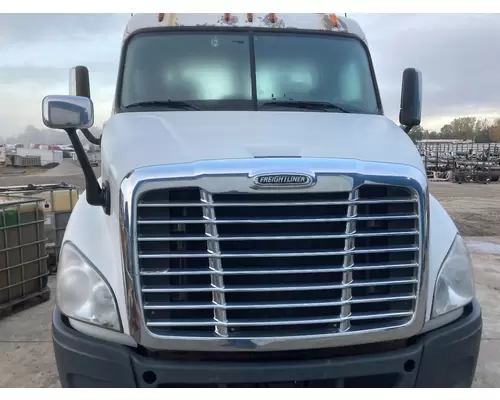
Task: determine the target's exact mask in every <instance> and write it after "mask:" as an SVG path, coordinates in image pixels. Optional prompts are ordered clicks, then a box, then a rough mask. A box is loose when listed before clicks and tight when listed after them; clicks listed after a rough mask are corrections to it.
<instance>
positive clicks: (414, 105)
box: [399, 68, 422, 130]
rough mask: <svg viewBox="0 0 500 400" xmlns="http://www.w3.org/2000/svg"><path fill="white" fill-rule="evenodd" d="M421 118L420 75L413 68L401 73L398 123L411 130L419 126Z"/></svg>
mask: <svg viewBox="0 0 500 400" xmlns="http://www.w3.org/2000/svg"><path fill="white" fill-rule="evenodd" d="M421 118H422V73H421V72H420V71H419V70H417V69H415V68H407V69H405V70H404V71H403V82H402V86H401V107H400V110H399V122H400V124H401V125H404V126H406V127H407V129H408V130H409V129H411V128H413V127H414V126H418V125H420V121H421Z"/></svg>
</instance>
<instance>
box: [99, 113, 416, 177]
mask: <svg viewBox="0 0 500 400" xmlns="http://www.w3.org/2000/svg"><path fill="white" fill-rule="evenodd" d="M267 156H270V157H279V156H281V157H286V156H289V157H299V156H300V157H312V158H349V159H357V160H362V161H373V162H388V163H397V164H406V165H411V166H414V167H416V168H418V169H420V170H421V171H422V172H423V173H425V172H424V171H425V169H424V166H423V164H422V160H421V158H420V155H419V153H418V151H417V149H416V147H415V146H414V145H413V143H412V141H411V140H410V139H409V137H408V136H407V135H406V134H405V133H404V132H403V131H402V130H401V129H400V128H399V127H398V126H397V125H396V124H394V123H393V122H392V121H390V120H389V119H387V118H386V117H384V116H377V115H360V114H340V113H318V112H281V111H280V112H253V111H250V112H248V111H245V112H236V111H231V112H223V111H215V112H208V111H199V112H188V111H168V112H147V113H142V112H141V113H139V112H132V113H122V114H117V115H114V116H113V117H112V118H111V119H110V120H109V121H108V122H107V123H106V126H105V130H104V134H103V139H102V157H103V168H105V170H103V173H104V171H106V172H107V173H105V175H108V173H110V174H111V175H112V177H110V178H111V179H112V180H113V181H114V182H115V183H119V182H120V181H121V180H122V179H123V178H124V177H125V175H126V174H127V173H128V172H130V171H131V170H133V169H135V168H138V167H142V166H151V165H164V164H176V163H187V162H193V161H201V160H216V159H242V158H254V157H267Z"/></svg>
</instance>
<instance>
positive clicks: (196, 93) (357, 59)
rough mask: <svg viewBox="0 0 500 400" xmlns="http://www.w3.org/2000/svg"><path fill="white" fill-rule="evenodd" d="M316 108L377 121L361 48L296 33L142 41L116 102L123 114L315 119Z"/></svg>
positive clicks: (134, 47) (132, 52) (162, 36)
mask: <svg viewBox="0 0 500 400" xmlns="http://www.w3.org/2000/svg"><path fill="white" fill-rule="evenodd" d="M252 54H253V56H252ZM253 64H254V65H253ZM293 102H295V103H296V104H295V105H294V104H291V103H293ZM298 102H300V103H301V104H298ZM317 102H319V103H324V104H329V105H330V107H328V108H325V109H324V110H323V111H326V110H328V111H332V112H357V113H368V114H374V113H380V109H379V107H378V102H377V95H376V91H375V84H374V82H373V79H372V74H371V70H370V64H369V60H368V55H367V52H366V51H365V49H364V47H363V45H362V44H361V42H360V41H359V40H357V39H355V38H351V37H344V36H334V35H320V34H318V35H314V34H295V33H280V34H277V33H272V34H271V33H253V34H252V33H227V32H207V31H204V32H196V33H195V32H193V33H184V32H182V33H179V32H176V33H162V32H156V33H141V34H138V35H136V36H135V37H133V38H132V39H131V40H130V42H129V44H128V48H127V51H126V57H125V62H124V68H123V73H122V84H121V96H120V97H119V106H120V109H121V110H122V111H129V110H130V111H132V109H133V110H134V111H140V110H142V107H155V108H160V109H163V108H164V109H166V110H169V109H175V110H185V111H189V110H256V109H257V110H260V109H265V110H270V109H272V110H279V109H283V108H285V109H286V110H290V109H294V108H296V109H297V111H310V110H311V108H310V107H303V105H304V103H307V105H309V103H317ZM286 103H288V104H286ZM331 105H333V106H334V107H331ZM301 106H302V107H301ZM127 107H130V108H129V109H127ZM290 107H291V108H290ZM313 109H314V108H313ZM294 111H295V110H294Z"/></svg>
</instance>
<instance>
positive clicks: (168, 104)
mask: <svg viewBox="0 0 500 400" xmlns="http://www.w3.org/2000/svg"><path fill="white" fill-rule="evenodd" d="M134 107H165V108H173V109H176V110H196V111H199V110H200V109H199V108H198V107H196V106H194V105H192V104H189V103H187V102H185V101H172V100H166V101H157V100H152V101H140V102H138V103H132V104H129V105H128V106H126V107H125V108H134Z"/></svg>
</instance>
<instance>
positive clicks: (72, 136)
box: [65, 128, 110, 215]
mask: <svg viewBox="0 0 500 400" xmlns="http://www.w3.org/2000/svg"><path fill="white" fill-rule="evenodd" d="M65 131H66V133H67V134H68V137H69V140H70V141H71V144H72V145H73V149H74V150H75V153H76V155H77V157H78V161H80V165H81V167H82V170H83V175H84V177H85V186H86V194H87V203H89V204H90V205H91V206H102V207H103V208H104V211H105V212H106V213H107V214H108V215H109V208H110V201H109V190H108V186H107V185H103V188H101V186H100V185H99V181H98V180H97V177H96V175H95V172H94V170H93V169H92V166H91V165H90V161H89V159H88V157H87V154H86V153H85V150H84V148H83V145H82V142H80V139H79V138H78V134H77V133H76V129H75V128H67V129H65Z"/></svg>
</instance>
